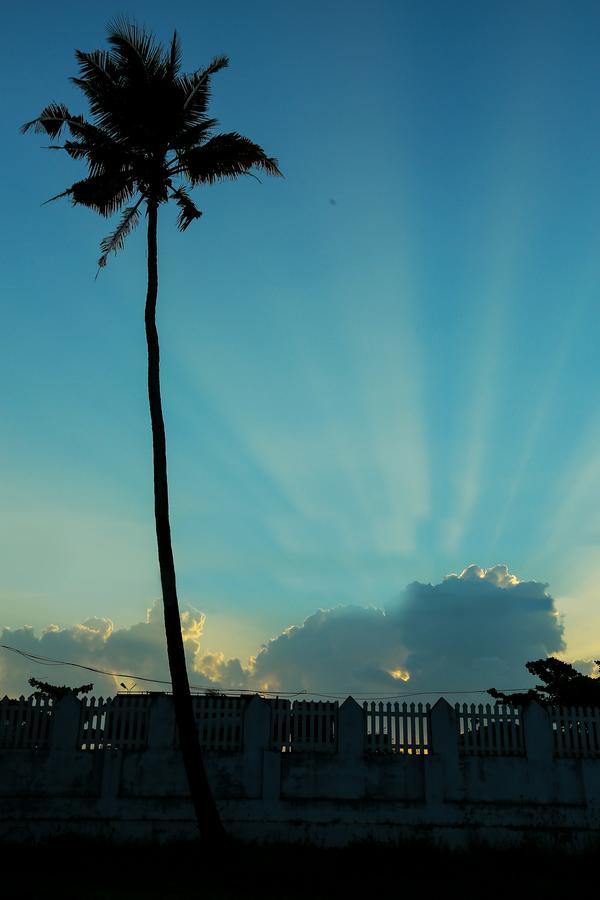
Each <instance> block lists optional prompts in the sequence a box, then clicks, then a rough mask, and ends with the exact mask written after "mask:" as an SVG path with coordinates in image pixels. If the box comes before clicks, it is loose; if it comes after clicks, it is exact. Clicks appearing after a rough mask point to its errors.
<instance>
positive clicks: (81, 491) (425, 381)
mask: <svg viewBox="0 0 600 900" xmlns="http://www.w3.org/2000/svg"><path fill="white" fill-rule="evenodd" d="M121 12H125V13H129V14H134V15H136V16H137V17H138V19H139V20H140V21H142V22H144V23H146V24H147V25H148V26H150V27H152V28H153V29H154V30H155V31H156V33H157V34H158V35H159V37H161V39H167V38H168V37H169V35H170V33H171V31H172V29H173V28H174V27H176V28H177V29H178V31H179V32H180V34H181V38H182V41H183V48H184V66H185V67H186V68H187V69H194V68H196V67H199V66H201V65H203V64H205V63H206V62H207V61H208V60H209V59H210V58H212V57H213V56H214V55H216V54H218V53H221V52H225V53H227V54H228V55H229V56H230V58H231V66H230V68H229V69H228V70H226V71H224V72H221V73H219V74H218V75H217V76H216V77H215V79H214V82H213V102H212V110H213V114H214V115H215V116H217V117H218V118H219V120H220V123H221V128H222V130H238V131H240V132H241V133H242V134H246V135H247V136H249V137H251V138H252V139H253V140H256V141H257V142H258V143H260V144H261V145H262V146H263V147H264V148H265V150H266V151H267V152H268V153H269V154H271V155H274V156H276V157H277V158H278V159H279V162H280V166H281V168H282V170H283V172H284V174H285V180H275V179H264V180H263V183H262V185H259V184H257V183H256V182H255V181H254V180H252V179H244V180H242V181H239V182H236V183H228V184H223V185H218V186H215V187H211V188H209V189H207V190H205V191H202V192H200V193H199V195H198V202H199V205H200V206H201V208H202V209H203V211H204V217H203V219H202V220H201V221H200V222H198V223H194V226H193V227H191V228H190V229H189V230H188V232H186V233H185V234H184V235H181V234H179V233H178V232H177V231H176V229H175V227H174V215H173V213H172V212H171V211H165V212H164V213H163V214H162V220H161V223H160V238H159V239H160V295H159V328H160V334H161V341H162V344H161V347H162V359H163V384H164V390H163V399H164V403H165V408H166V421H167V429H168V447H169V473H170V485H171V495H172V525H173V535H174V547H175V556H176V563H177V567H178V577H179V586H180V595H181V599H182V602H184V603H189V604H191V605H192V606H194V607H195V608H197V609H199V610H202V612H203V613H205V614H206V622H205V638H206V642H207V646H208V647H209V648H210V649H212V650H219V651H220V652H223V653H225V654H226V655H236V656H241V657H247V656H248V655H250V654H252V653H254V652H256V649H257V647H258V646H259V645H260V644H261V643H262V642H263V641H265V640H268V639H269V638H270V637H272V636H275V635H277V634H279V633H280V632H281V631H282V630H283V629H285V628H286V627H287V626H290V625H292V624H295V623H301V622H302V621H303V620H304V619H305V618H306V617H308V616H311V615H312V614H313V613H314V612H315V610H317V609H318V608H331V607H335V606H337V605H338V604H348V605H357V606H370V605H373V606H377V607H383V606H385V604H386V603H388V602H389V601H390V600H391V599H392V598H394V597H396V596H397V595H398V594H399V592H400V591H401V590H402V589H403V588H404V586H405V585H406V584H407V583H409V582H412V581H415V580H419V581H421V582H433V583H437V582H440V581H441V579H442V578H443V576H444V575H445V574H447V573H450V572H460V571H461V570H462V569H464V568H465V567H466V566H468V565H469V564H471V563H476V564H478V565H479V566H484V567H491V566H494V565H496V564H498V563H502V564H507V565H508V566H509V567H510V570H511V571H512V572H514V573H516V575H518V576H519V578H521V579H522V580H526V581H527V580H532V581H536V582H548V583H549V585H550V591H551V593H552V596H553V597H554V598H555V599H556V605H557V608H558V610H559V611H560V613H561V614H562V615H563V616H564V627H565V638H566V641H567V656H569V657H570V658H575V657H579V658H590V657H593V656H594V654H597V653H598V640H597V635H598V628H599V627H600V612H598V609H599V607H598V604H597V587H596V586H597V584H598V577H599V575H600V553H599V541H600V512H599V510H600V452H599V451H600V418H599V412H598V394H599V387H600V366H599V365H598V354H597V347H598V342H599V339H600V322H599V315H598V297H599V293H600V253H599V252H598V250H599V247H600V202H599V201H600V166H599V165H598V160H599V159H600V110H599V108H598V104H597V99H596V98H597V93H598V85H599V84H600V54H598V44H599V41H600V11H599V10H598V6H597V4H594V3H585V2H578V3H577V4H576V5H573V4H570V3H566V2H564V3H563V2H560V3H557V2H543V3H542V2H528V3H526V4H522V3H516V2H501V3H494V2H489V3H486V4H480V3H476V2H453V3H445V2H426V3H422V2H419V3H417V2H414V3H413V2H376V3H372V4H368V5H367V4H364V3H355V2H343V3H342V2H325V3H322V2H321V3H316V2H312V0H309V2H305V3H303V4H295V5H292V4H281V3H271V2H262V0H261V2H258V3H256V4H252V5H248V4H247V3H242V2H230V3H228V4H221V3H216V2H212V3H211V2H201V3H197V2H183V0H173V2H171V3H169V4H164V3H158V2H144V3H141V2H134V0H130V2H129V3H128V5H127V8H124V7H122V6H118V5H114V4H113V5H112V6H111V5H110V4H108V5H107V4H102V5H98V4H81V3H75V2H73V3H70V2H66V0H60V2H56V3H52V4H46V3H42V2H28V0H23V2H21V3H20V4H19V5H13V6H12V7H11V8H10V9H8V8H7V9H5V10H4V23H5V30H4V42H3V43H4V46H3V52H2V55H1V57H0V66H1V67H2V69H3V72H2V80H3V84H5V85H9V86H10V89H9V90H7V91H5V96H4V98H3V107H4V109H3V122H4V125H5V128H4V135H3V141H2V144H1V145H0V154H2V156H3V160H2V163H3V166H2V168H3V171H4V172H5V173H8V177H7V178H6V179H5V183H4V208H5V215H4V216H3V217H2V224H1V225H0V228H1V229H2V250H3V281H4V291H3V300H2V317H3V327H2V331H1V334H2V337H1V338H0V340H1V353H0V383H1V384H2V386H3V390H2V420H3V428H2V434H3V438H2V443H1V446H0V454H1V458H2V464H3V466H2V467H3V471H4V474H5V477H4V478H3V479H2V487H1V489H0V490H1V498H0V502H1V505H2V510H3V515H2V525H1V528H2V535H1V541H0V573H1V577H0V626H9V627H12V628H15V627H18V626H21V625H24V624H30V625H33V626H34V627H35V628H36V629H41V628H43V627H44V626H46V625H48V624H50V623H56V624H58V625H60V626H68V625H72V624H73V623H75V622H82V621H84V620H86V619H87V618H89V617H92V616H100V617H107V618H109V619H111V620H113V621H114V622H116V623H118V624H119V626H122V627H127V626H130V625H133V624H134V623H136V622H139V621H140V620H142V619H143V618H144V611H145V609H146V608H147V607H149V606H151V605H152V603H153V600H154V599H155V597H157V596H158V595H159V581H158V572H157V565H156V559H155V546H154V535H153V519H152V496H151V469H150V434H149V423H148V412H147V400H146V395H145V343H144V332H143V302H144V290H145V272H144V234H143V229H140V230H139V231H138V233H136V234H135V235H134V236H133V237H131V238H129V240H128V243H127V246H126V249H125V251H124V252H122V253H121V254H120V255H119V256H117V257H113V258H111V260H110V263H109V266H108V267H107V269H106V270H104V271H103V272H102V273H101V276H100V277H99V278H98V279H97V280H96V281H94V275H95V272H96V268H95V263H96V259H97V257H98V244H99V241H100V239H101V238H102V237H103V236H104V235H105V234H106V233H107V232H108V231H109V230H110V225H109V224H108V223H107V222H106V221H104V220H101V219H100V218H99V217H97V216H95V215H93V214H92V213H91V212H89V211H87V210H83V209H73V208H72V207H70V206H69V204H67V203H62V204H61V203H56V204H52V205H48V206H41V205H40V204H41V202H42V201H43V200H45V199H46V198H47V197H49V196H51V195H53V194H55V193H58V192H59V191H60V190H61V189H63V188H64V187H65V186H67V185H68V184H70V183H71V182H72V181H74V180H76V178H77V177H79V176H80V172H81V171H82V170H80V169H79V168H78V166H77V164H76V163H74V162H73V161H72V160H69V159H67V158H62V156H61V154H58V153H50V152H46V151H43V150H42V149H40V148H41V147H42V146H43V145H44V144H45V143H47V142H46V141H45V140H44V139H43V138H41V137H39V136H37V135H28V136H25V137H23V136H21V135H20V134H19V133H18V128H19V126H20V125H21V124H22V122H23V121H25V120H27V119H30V118H32V117H33V116H35V115H36V114H37V113H38V112H39V111H40V110H41V108H42V107H43V106H44V105H45V104H46V103H47V102H49V101H50V100H64V101H65V102H67V103H68V104H69V105H70V106H72V107H73V109H74V110H75V111H82V112H85V111H86V107H85V104H84V103H83V98H82V97H80V96H79V95H78V92H77V90H76V89H75V88H74V87H73V86H72V85H70V83H69V82H68V77H69V76H70V75H73V74H75V65H74V56H73V50H74V48H75V47H78V48H81V49H94V48H96V47H100V46H103V44H104V34H105V26H106V23H107V21H108V20H109V19H110V18H111V16H113V15H116V14H118V13H121ZM490 627H493V622H490ZM484 686H487V685H484Z"/></svg>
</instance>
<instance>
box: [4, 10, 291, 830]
mask: <svg viewBox="0 0 600 900" xmlns="http://www.w3.org/2000/svg"><path fill="white" fill-rule="evenodd" d="M108 44H109V48H110V49H109V50H95V51H92V52H91V53H83V52H82V51H81V50H77V51H76V57H77V61H78V65H79V77H77V78H73V79H71V80H72V81H73V82H74V83H75V84H76V85H77V86H78V87H79V88H81V90H82V91H83V93H84V94H85V96H86V98H87V100H88V103H89V107H90V113H91V121H88V120H86V119H84V117H83V116H81V115H73V114H72V113H71V112H70V111H69V110H68V109H67V107H66V106H65V105H64V104H62V103H50V104H49V105H48V106H46V108H45V109H44V110H42V112H41V114H40V115H39V116H38V117H37V118H36V119H33V120H32V121H31V122H27V123H26V124H25V125H24V126H23V128H22V131H23V132H26V131H29V130H30V129H32V130H33V131H35V132H38V133H44V134H47V135H49V136H50V137H51V138H53V139H56V138H58V137H59V136H60V135H61V133H63V132H65V131H66V132H67V134H68V135H69V139H68V140H65V141H64V143H62V144H59V145H56V144H54V145H52V147H51V148H50V149H62V150H65V151H66V153H67V154H68V155H69V156H70V157H71V158H72V159H76V160H83V161H84V162H85V163H86V164H87V167H88V174H87V177H86V178H84V179H83V180H81V181H76V182H75V183H74V184H72V185H71V186H70V187H69V188H67V189H66V190H65V191H63V192H62V193H61V194H58V195H57V196H56V197H52V198H51V200H57V199H58V198H59V197H68V198H70V199H71V202H72V203H73V204H81V205H83V206H87V207H89V208H90V209H93V210H95V211H96V212H98V213H100V214H101V215H103V216H107V217H108V216H111V215H112V214H113V213H115V212H117V211H118V210H122V214H121V218H120V221H119V223H118V225H117V227H116V229H115V230H114V231H113V233H112V234H111V235H109V236H108V237H106V238H105V239H104V240H103V241H102V243H101V245H100V248H101V256H100V259H99V261H98V265H99V269H100V268H102V267H103V266H105V265H106V262H107V258H108V256H109V254H110V253H111V252H116V251H117V250H120V249H121V248H122V246H123V243H124V240H125V238H126V236H127V235H128V234H129V233H130V232H131V231H132V230H133V228H135V226H136V225H137V224H138V222H139V220H140V208H142V207H143V205H145V207H146V215H147V222H148V284H147V294H146V307H145V324H146V340H147V344H148V399H149V403H150V418H151V423H152V449H153V462H154V511H155V520H156V537H157V544H158V560H159V567H160V578H161V585H162V595H163V605H164V618H165V633H166V643H167V653H168V659H169V668H170V672H171V681H172V685H173V700H174V706H175V716H176V722H177V726H178V729H179V737H180V744H181V750H182V756H183V761H184V765H185V770H186V773H187V778H188V782H189V787H190V794H191V798H192V801H193V804H194V809H195V813H196V818H197V821H198V826H199V829H200V833H201V835H202V836H203V838H208V839H214V838H215V837H218V836H220V835H222V834H223V826H222V823H221V820H220V817H219V813H218V811H217V808H216V805H215V802H214V798H213V796H212V792H211V790H210V786H209V784H208V781H207V778H206V772H205V769H204V765H203V761H202V754H201V750H200V744H199V740H198V734H197V730H196V724H195V720H194V714H193V707H192V699H191V695H190V687H189V681H188V675H187V669H186V664H185V654H184V646H183V638H182V634H181V622H180V616H179V604H178V600H177V587H176V579H175V565H174V561H173V550H172V546H171V528H170V522H169V495H168V483H167V456H166V441H165V427H164V421H163V413H162V402H161V394H160V367H159V342H158V332H157V328H156V301H157V295H158V265H157V220H158V208H159V206H161V204H163V203H167V202H168V201H169V200H174V201H175V203H176V204H177V206H178V207H179V215H178V220H177V223H178V227H179V228H180V230H181V231H185V229H186V228H187V227H188V225H190V223H191V222H193V221H194V219H197V218H199V217H200V216H201V212H200V210H199V209H198V208H197V207H196V205H195V203H194V201H193V200H192V198H191V197H190V194H189V189H190V188H194V187H196V186H198V185H204V184H212V183H213V182H215V181H218V180H220V179H225V178H237V177H238V176H240V175H247V174H251V172H250V170H251V169H253V168H255V167H256V168H258V169H262V170H263V171H264V172H266V173H267V174H269V175H280V174H281V172H280V171H279V168H278V166H277V161H276V160H275V159H273V158H271V157H268V156H267V155H266V154H265V152H264V151H263V150H262V148H261V147H259V146H258V144H254V143H253V142H252V141H250V140H249V139H248V138H246V137H242V136H241V135H239V134H237V133H236V132H230V133H226V134H213V133H212V132H213V129H214V128H215V126H216V125H217V124H218V123H217V121H216V119H211V118H209V117H208V115H207V109H208V101H209V87H210V78H211V76H212V75H214V74H215V73H216V72H218V71H219V70H220V69H222V68H224V67H225V66H227V65H228V59H227V57H225V56H219V57H217V58H215V59H214V60H213V61H212V62H211V63H210V65H209V66H207V67H206V68H204V69H200V70H198V71H195V72H193V73H191V74H182V73H181V48H180V43H179V39H178V36H177V33H175V34H174V35H173V38H172V40H171V43H170V46H169V47H168V48H164V47H162V46H161V45H160V44H159V43H158V42H157V41H156V39H155V37H154V35H153V34H152V33H151V32H149V31H147V30H146V29H144V28H141V27H139V26H138V25H137V24H135V23H134V22H129V21H127V20H125V19H117V20H115V21H113V22H112V23H111V24H109V26H108ZM48 202H49V201H48ZM126 203H129V204H130V205H128V206H126V207H125V204H126Z"/></svg>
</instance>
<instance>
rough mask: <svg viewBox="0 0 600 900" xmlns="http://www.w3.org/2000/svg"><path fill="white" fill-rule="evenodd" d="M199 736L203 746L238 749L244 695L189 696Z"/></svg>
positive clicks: (217, 748) (242, 733)
mask: <svg viewBox="0 0 600 900" xmlns="http://www.w3.org/2000/svg"><path fill="white" fill-rule="evenodd" d="M192 705H193V707H194V718H195V719H196V727H197V729H198V738H199V740H200V744H201V746H202V749H203V750H221V751H223V750H237V751H239V750H241V749H242V747H243V735H244V729H243V725H244V706H245V698H244V697H227V696H225V695H213V694H207V695H199V696H195V697H192Z"/></svg>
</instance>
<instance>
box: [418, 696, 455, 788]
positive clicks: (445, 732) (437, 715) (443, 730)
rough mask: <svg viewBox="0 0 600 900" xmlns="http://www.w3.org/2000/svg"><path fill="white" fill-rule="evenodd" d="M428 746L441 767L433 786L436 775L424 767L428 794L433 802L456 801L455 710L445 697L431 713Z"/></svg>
mask: <svg viewBox="0 0 600 900" xmlns="http://www.w3.org/2000/svg"><path fill="white" fill-rule="evenodd" d="M430 727H431V734H430V743H431V752H432V754H433V757H434V758H433V760H432V762H433V763H434V766H435V761H436V760H437V761H439V763H440V764H441V781H440V780H439V779H438V783H436V778H435V775H436V772H435V769H434V768H432V770H431V771H428V770H429V768H430V767H429V766H427V767H426V775H427V779H428V781H427V788H426V789H427V794H428V797H431V799H432V800H433V799H434V797H435V800H437V801H439V802H442V803H443V802H444V800H459V799H460V796H461V773H460V760H459V752H458V720H457V716H456V712H455V710H454V709H453V708H452V707H451V706H450V704H449V703H448V701H447V700H446V699H445V698H444V697H440V699H439V700H438V701H437V703H436V704H435V705H434V706H433V708H432V710H431V713H430Z"/></svg>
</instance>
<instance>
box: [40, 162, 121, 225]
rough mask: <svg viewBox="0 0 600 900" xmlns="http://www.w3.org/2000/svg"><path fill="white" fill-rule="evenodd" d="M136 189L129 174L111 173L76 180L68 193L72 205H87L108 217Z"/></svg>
mask: <svg viewBox="0 0 600 900" xmlns="http://www.w3.org/2000/svg"><path fill="white" fill-rule="evenodd" d="M136 190H137V185H136V182H135V181H134V180H133V179H132V178H131V177H130V176H127V175H125V176H123V175H120V174H113V173H111V174H102V175H91V176H90V177H89V178H84V179H83V180H82V181H76V182H75V184H72V185H71V187H70V188H68V193H69V195H70V197H71V201H72V203H73V205H74V206H75V205H77V204H80V205H81V206H87V207H89V208H90V209H94V210H95V211H96V212H98V213H100V215H102V216H107V217H108V216H112V214H113V213H115V212H117V211H118V210H119V209H120V208H121V207H122V206H123V204H124V203H125V202H126V201H127V200H129V199H130V198H131V197H133V195H134V194H135V193H136ZM59 196H60V195H59ZM53 199H54V198H53Z"/></svg>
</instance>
